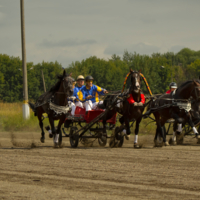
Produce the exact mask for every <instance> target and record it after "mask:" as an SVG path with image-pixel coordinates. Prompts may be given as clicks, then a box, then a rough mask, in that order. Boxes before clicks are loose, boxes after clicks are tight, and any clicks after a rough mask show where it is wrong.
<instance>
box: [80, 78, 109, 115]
mask: <svg viewBox="0 0 200 200" xmlns="http://www.w3.org/2000/svg"><path fill="white" fill-rule="evenodd" d="M93 80H94V78H93V77H92V76H86V78H85V81H86V85H85V86H83V88H82V89H81V90H79V92H78V93H77V96H78V98H79V100H80V101H82V102H84V103H83V106H84V107H85V109H86V112H87V111H90V110H95V109H96V108H97V105H98V104H103V101H100V99H99V95H104V94H105V93H108V92H107V90H106V89H103V88H100V87H99V86H96V85H93Z"/></svg>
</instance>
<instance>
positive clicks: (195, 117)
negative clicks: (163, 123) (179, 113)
mask: <svg viewBox="0 0 200 200" xmlns="http://www.w3.org/2000/svg"><path fill="white" fill-rule="evenodd" d="M190 114H191V117H192V121H193V123H194V124H196V123H197V122H199V121H200V101H198V100H197V101H196V100H193V99H192V100H191V110H190ZM187 122H188V121H187V117H186V116H185V117H184V116H183V121H182V124H178V122H177V121H175V122H174V125H173V137H172V138H170V140H169V143H170V144H171V145H176V144H182V143H183V137H184V135H183V134H181V132H182V127H184V126H185V125H186V123H187ZM198 131H199V130H198Z"/></svg>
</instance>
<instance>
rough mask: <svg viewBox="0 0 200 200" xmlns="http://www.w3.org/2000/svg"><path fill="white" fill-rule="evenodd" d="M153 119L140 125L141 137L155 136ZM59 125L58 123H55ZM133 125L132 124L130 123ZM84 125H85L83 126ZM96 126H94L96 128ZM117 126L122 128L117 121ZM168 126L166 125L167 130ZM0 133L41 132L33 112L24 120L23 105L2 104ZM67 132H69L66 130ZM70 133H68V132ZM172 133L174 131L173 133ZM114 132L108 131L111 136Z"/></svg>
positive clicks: (0, 108) (132, 130) (46, 122)
mask: <svg viewBox="0 0 200 200" xmlns="http://www.w3.org/2000/svg"><path fill="white" fill-rule="evenodd" d="M151 117H152V118H154V117H153V115H151ZM43 122H44V126H47V125H49V120H48V119H45V120H44V121H43ZM150 122H152V120H151V119H149V118H147V119H143V120H142V121H141V123H140V130H139V134H140V135H146V134H155V131H156V124H155V122H152V123H150ZM57 123H58V121H57V122H56V123H55V126H56V124H57ZM130 124H131V123H130ZM83 125H84V124H83ZM95 126H96V125H94V127H95ZM116 126H120V123H119V121H117V123H116ZM167 127H168V125H166V128H167ZM0 131H10V132H12V131H39V132H40V131H41V130H40V127H39V121H38V118H37V117H35V116H34V113H33V112H32V110H30V119H28V120H24V119H23V116H22V103H0ZM66 131H67V130H66ZM67 132H68V131H67ZM134 132H135V123H134V125H133V127H131V133H132V134H134ZM171 132H172V131H171ZM111 133H112V131H108V134H111Z"/></svg>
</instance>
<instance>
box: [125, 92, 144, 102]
mask: <svg viewBox="0 0 200 200" xmlns="http://www.w3.org/2000/svg"><path fill="white" fill-rule="evenodd" d="M140 98H141V100H140V102H142V103H143V104H144V103H145V96H144V94H140ZM127 100H128V102H129V103H130V104H133V103H135V100H134V99H133V95H132V94H130V97H129V98H127Z"/></svg>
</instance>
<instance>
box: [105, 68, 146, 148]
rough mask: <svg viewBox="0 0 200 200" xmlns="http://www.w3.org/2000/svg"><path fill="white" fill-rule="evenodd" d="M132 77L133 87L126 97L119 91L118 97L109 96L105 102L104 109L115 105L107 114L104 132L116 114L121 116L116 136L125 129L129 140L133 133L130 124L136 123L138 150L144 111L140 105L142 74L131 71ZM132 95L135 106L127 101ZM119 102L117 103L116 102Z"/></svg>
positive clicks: (136, 145)
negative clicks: (108, 122) (107, 123)
mask: <svg viewBox="0 0 200 200" xmlns="http://www.w3.org/2000/svg"><path fill="white" fill-rule="evenodd" d="M130 72H131V73H130V77H131V86H130V88H129V89H128V91H127V92H125V95H122V94H121V93H120V92H119V91H117V92H116V93H115V94H116V96H117V97H116V96H114V95H113V96H109V95H108V96H107V97H106V99H105V100H104V103H103V104H104V108H108V106H109V105H112V104H113V102H114V103H115V105H114V106H113V107H112V109H111V110H110V112H108V113H107V115H105V116H104V119H103V124H104V132H105V131H106V130H105V124H106V120H108V119H109V118H110V117H112V116H113V114H115V113H116V112H118V113H119V114H121V115H122V116H121V118H120V120H119V121H120V123H121V126H120V127H116V129H115V135H117V134H118V133H119V132H122V131H123V130H124V129H126V134H125V135H126V138H127V139H129V135H130V133H131V131H130V125H129V123H130V122H131V121H136V128H135V141H134V147H135V148H138V147H139V145H138V132H139V124H140V122H141V120H142V113H143V111H144V105H143V104H142V105H141V104H139V102H140V101H141V78H142V77H141V76H140V72H137V71H133V70H130ZM120 94H121V95H120ZM130 94H132V96H133V99H134V100H135V102H136V103H135V104H130V103H129V102H128V101H127V98H129V96H130ZM120 96H121V97H120ZM116 98H117V99H118V100H117V99H116ZM116 100H117V101H116ZM111 143H112V141H111V142H110V144H111Z"/></svg>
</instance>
